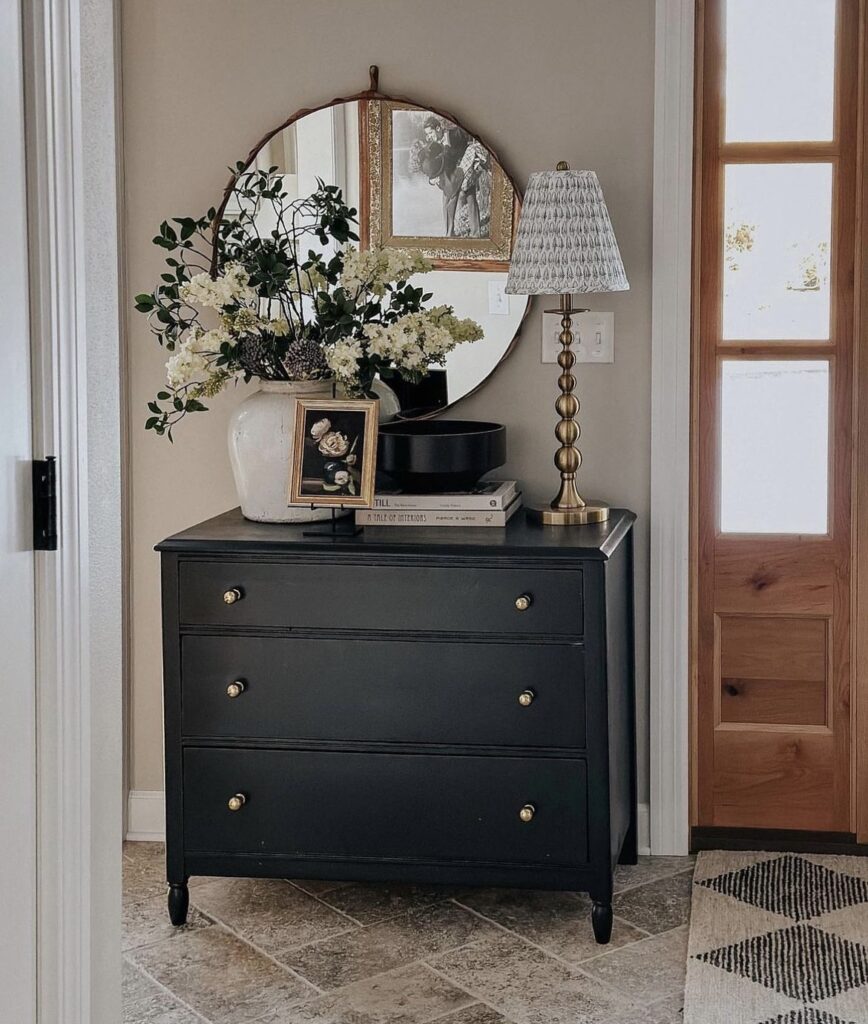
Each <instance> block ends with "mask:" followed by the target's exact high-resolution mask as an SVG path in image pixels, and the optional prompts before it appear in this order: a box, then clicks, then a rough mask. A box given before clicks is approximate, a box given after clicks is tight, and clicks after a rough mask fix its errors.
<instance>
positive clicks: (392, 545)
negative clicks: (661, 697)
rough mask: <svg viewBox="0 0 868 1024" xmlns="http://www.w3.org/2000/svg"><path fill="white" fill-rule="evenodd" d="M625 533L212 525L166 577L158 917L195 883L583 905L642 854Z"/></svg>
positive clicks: (600, 933) (597, 528)
mask: <svg viewBox="0 0 868 1024" xmlns="http://www.w3.org/2000/svg"><path fill="white" fill-rule="evenodd" d="M633 520H634V516H633V514H632V513H631V512H627V511H624V510H613V511H612V514H611V517H610V519H609V521H608V522H607V523H602V524H599V525H591V526H578V527H569V528H556V527H540V526H536V525H533V524H530V523H527V522H526V521H525V518H524V516H523V515H522V514H521V513H519V514H518V515H517V516H515V517H514V518H513V519H512V521H511V522H510V523H509V524H508V526H507V527H506V528H505V529H502V530H500V529H473V528H468V529H455V528H440V529H423V528H419V529H416V528H392V529H389V528H386V527H369V528H367V529H365V531H364V532H363V533H361V534H360V535H359V536H357V537H355V538H352V539H350V540H340V541H334V540H331V539H326V538H316V537H305V536H303V530H304V528H303V527H300V526H273V525H265V524H260V523H252V522H248V521H247V520H245V519H243V518H242V516H241V513H240V512H239V511H233V512H227V513H226V514H225V515H222V516H218V517H217V518H215V519H211V520H209V521H207V522H205V523H202V524H201V525H199V526H195V527H193V528H192V529H190V530H186V531H185V532H183V533H180V534H178V535H176V536H174V537H171V538H169V539H168V540H166V541H164V542H163V543H162V544H160V545H159V546H158V550H159V551H161V552H162V565H163V645H164V649H163V656H164V666H165V727H166V819H167V820H166V845H167V873H168V881H169V913H170V916H171V919H172V921H173V923H174V924H181V923H183V921H184V920H185V918H186V913H187V902H188V896H187V879H188V877H189V876H190V875H237V876H266V877H277V878H334V879H354V880H393V881H403V882H418V883H432V882H434V883H437V882H441V883H445V884H449V885H467V886H474V885H493V886H519V887H530V888H539V889H573V890H581V891H587V892H589V893H590V895H591V898H592V899H593V901H594V909H593V924H594V932H595V934H596V937H597V940H598V941H599V942H607V941H608V939H609V936H610V933H611V926H612V872H613V868H614V865H615V863H616V862H617V861H618V859H619V858H620V860H621V861H622V862H626V863H634V862H635V858H636V750H635V715H634V681H633V670H634V664H633V662H634V659H633V565H632V533H631V527H632V524H633Z"/></svg>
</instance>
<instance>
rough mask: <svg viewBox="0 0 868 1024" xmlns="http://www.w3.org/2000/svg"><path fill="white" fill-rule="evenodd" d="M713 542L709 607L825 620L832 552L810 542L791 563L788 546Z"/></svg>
mask: <svg viewBox="0 0 868 1024" xmlns="http://www.w3.org/2000/svg"><path fill="white" fill-rule="evenodd" d="M756 548H757V542H756V541H754V540H742V539H735V538H731V537H718V538H717V541H716V545H715V558H714V607H715V609H716V611H717V612H718V614H724V613H727V612H730V613H731V612H775V613H779V614H796V615H831V614H832V606H833V601H834V565H835V552H834V550H833V548H832V545H831V544H830V543H828V542H823V541H816V540H811V541H810V542H807V543H805V544H803V546H802V550H801V551H800V553H799V557H798V559H794V558H793V542H792V541H790V540H786V541H780V540H778V539H777V538H773V539H771V538H770V539H768V540H763V542H762V550H761V552H759V553H758V552H757V550H756Z"/></svg>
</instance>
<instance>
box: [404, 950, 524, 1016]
mask: <svg viewBox="0 0 868 1024" xmlns="http://www.w3.org/2000/svg"><path fill="white" fill-rule="evenodd" d="M472 945H473V943H472V942H468V943H467V946H472ZM461 948H462V949H464V948H466V947H465V946H462V947H461ZM449 952H450V953H454V952H456V950H449ZM420 962H421V963H422V964H423V965H424V966H425V967H427V968H428V969H429V970H430V971H433V973H434V974H436V975H437V977H438V978H442V979H443V981H446V982H448V983H449V984H450V985H454V986H455V987H456V988H458V989H461V991H462V992H466V993H467V995H469V996H470V998H471V999H475V1000H476V1002H478V1003H482V1005H483V1006H487V1007H488V1008H489V1010H494V1012H495V1013H497V1014H500V1016H501V1017H506V1013H505V1012H504V1011H503V1010H501V1009H500V1007H499V1006H498V1005H497V1004H496V1003H491V1002H489V1001H488V1000H487V999H483V998H482V996H481V995H479V993H478V992H474V991H473V989H470V988H468V987H467V986H466V985H462V984H461V983H460V982H458V981H456V980H455V979H454V978H450V977H449V975H448V974H446V973H445V972H444V971H440V970H438V969H437V968H436V967H434V966H433V964H430V963H429V962H428V961H427V960H422V961H420ZM470 1005H471V1006H472V1005H473V1004H472V1003H471V1004H470ZM462 1009H466V1007H462ZM444 1016H445V1014H444ZM507 1020H511V1018H507Z"/></svg>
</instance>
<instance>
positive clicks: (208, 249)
mask: <svg viewBox="0 0 868 1024" xmlns="http://www.w3.org/2000/svg"><path fill="white" fill-rule="evenodd" d="M276 172H277V168H274V167H273V168H271V169H270V170H269V171H264V170H263V171H250V172H246V171H245V168H244V165H243V164H239V165H238V167H237V168H236V173H237V178H236V184H235V190H234V195H235V196H236V198H237V200H238V203H239V206H240V212H238V213H237V214H234V215H232V216H230V217H227V216H224V217H222V218H220V219H219V220H217V217H216V211H215V210H213V209H211V210H209V211H208V212H207V213H206V214H205V216H204V217H200V218H198V219H194V218H192V217H180V218H174V219H173V220H172V222H171V223H169V222H167V221H164V222H163V223H162V224H161V225H160V229H159V234H158V235H157V236H156V237H155V238H154V244H155V245H157V246H159V247H160V248H162V249H165V250H167V252H168V253H169V255H168V256H167V257H166V265H167V272H166V273H164V274H162V275H161V282H160V284H158V285H157V287H156V288H155V289H154V291H153V292H145V293H143V294H140V295H137V296H136V299H135V306H136V309H137V310H138V311H139V312H142V313H145V314H146V315H147V317H148V322H149V325H150V328H151V332H152V333H153V334H154V335H155V336H156V337H157V339H158V341H159V342H160V344H161V345H162V346H163V347H164V348H165V349H166V350H167V351H168V352H169V353H170V355H169V359H168V361H167V363H166V380H167V383H166V387H165V388H164V389H163V390H161V391H160V392H158V394H157V396H156V398H155V400H154V401H152V402H149V403H148V409H149V413H150V415H149V417H148V419H147V421H146V423H145V427H146V429H148V430H154V431H155V432H156V433H157V434H160V435H165V436H168V437H169V439H170V440H171V439H172V429H173V427H174V426H175V425H176V424H177V422H178V421H179V420H181V419H182V418H183V417H184V416H186V415H187V414H188V413H193V412H203V411H205V410H206V409H207V406H206V405H205V404H204V401H203V399H204V400H207V399H209V398H213V397H214V396H215V395H217V394H219V393H220V392H221V391H222V390H223V389H224V388H225V387H226V386H227V385H228V384H229V383H230V382H231V381H238V380H244V381H249V380H251V379H252V378H254V377H259V378H261V379H263V380H286V381H304V380H320V379H329V378H336V379H337V381H338V382H339V384H340V385H341V386H342V387H343V389H344V391H345V392H346V393H347V394H349V395H351V396H362V395H369V394H371V387H372V383H373V381H374V378H375V377H377V376H380V377H382V378H384V379H388V378H389V377H391V376H394V375H395V374H398V375H400V376H401V377H402V378H403V379H405V380H410V381H418V380H420V379H421V378H422V377H424V376H425V375H426V374H427V373H428V372H429V368H430V367H431V366H432V365H443V362H444V360H445V358H446V355H447V354H448V353H449V352H450V351H451V350H452V349H453V348H455V346H456V345H458V344H460V343H462V342H470V341H476V340H478V339H479V338H481V337H482V329H481V328H480V326H479V324H477V323H475V322H474V321H473V320H469V319H460V318H458V317H456V316H455V314H454V310H453V308H452V307H451V306H445V305H441V306H434V307H431V308H428V309H426V308H425V303H427V302H429V301H430V299H431V298H432V295H431V293H430V292H428V293H426V292H424V291H423V289H422V288H418V287H415V286H414V285H412V284H410V278H411V277H413V275H416V274H423V273H426V272H427V271H429V270H431V264H430V263H428V261H427V260H425V259H423V258H421V257H419V256H415V255H411V254H407V253H404V252H401V251H399V250H392V249H371V250H367V251H364V252H359V251H358V250H357V249H356V248H354V247H353V246H352V244H351V243H353V242H357V241H358V236H357V235H356V234H355V232H354V230H353V225H354V224H355V223H356V211H355V210H354V209H351V208H350V207H348V206H346V204H345V203H344V200H343V195H342V193H341V191H340V189H339V188H337V187H336V186H335V185H326V184H324V183H323V182H322V181H318V188H317V190H316V192H314V193H313V195H311V196H309V197H307V198H303V199H297V200H292V201H289V200H288V194H287V193H286V191H285V190H284V188H283V179H282V177H281V176H280V175H278V174H277V173H276ZM266 224H267V225H268V228H267V229H266V227H265V226H264V225H266ZM315 242H318V243H319V246H320V249H319V251H318V250H317V249H315V248H312V247H311V245H312V243H315Z"/></svg>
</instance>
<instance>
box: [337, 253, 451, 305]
mask: <svg viewBox="0 0 868 1024" xmlns="http://www.w3.org/2000/svg"><path fill="white" fill-rule="evenodd" d="M343 258H344V269H343V271H342V272H341V276H340V279H339V280H338V286H339V287H341V288H343V289H344V291H346V292H347V293H348V294H350V295H355V294H357V293H358V292H361V291H369V292H371V293H372V294H373V295H376V296H379V297H380V298H382V296H383V295H385V294H386V287H387V285H390V284H394V283H396V282H403V281H407V280H408V279H409V278H411V277H412V276H413V274H425V273H427V272H428V271H429V270H431V264H430V263H429V262H428V260H426V259H425V258H424V257H423V256H418V255H416V254H413V253H407V252H402V251H401V250H399V249H382V248H374V249H366V250H365V251H364V252H359V251H358V250H357V249H355V248H353V247H352V246H350V247H349V248H348V249H347V250H346V251H345V252H344V257H343Z"/></svg>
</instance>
